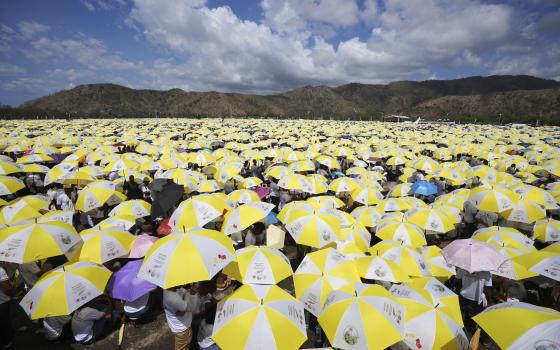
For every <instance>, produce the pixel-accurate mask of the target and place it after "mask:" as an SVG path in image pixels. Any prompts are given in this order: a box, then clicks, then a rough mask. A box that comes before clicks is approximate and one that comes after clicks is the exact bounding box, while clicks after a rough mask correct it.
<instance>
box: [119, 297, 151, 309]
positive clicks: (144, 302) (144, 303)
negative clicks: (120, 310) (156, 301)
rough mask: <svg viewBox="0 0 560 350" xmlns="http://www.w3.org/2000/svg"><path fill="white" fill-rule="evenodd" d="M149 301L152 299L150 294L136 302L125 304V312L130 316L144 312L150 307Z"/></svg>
mask: <svg viewBox="0 0 560 350" xmlns="http://www.w3.org/2000/svg"><path fill="white" fill-rule="evenodd" d="M149 299H150V293H146V294H144V295H142V296H141V297H140V298H138V299H136V300H133V301H127V302H125V303H124V312H126V313H129V314H135V313H137V312H140V311H144V310H145V309H146V308H147V307H148V300H149Z"/></svg>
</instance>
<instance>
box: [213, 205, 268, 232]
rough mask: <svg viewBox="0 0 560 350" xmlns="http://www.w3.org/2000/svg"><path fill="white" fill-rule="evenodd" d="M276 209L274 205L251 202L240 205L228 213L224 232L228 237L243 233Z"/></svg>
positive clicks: (223, 228) (223, 226)
mask: <svg viewBox="0 0 560 350" xmlns="http://www.w3.org/2000/svg"><path fill="white" fill-rule="evenodd" d="M272 209H274V204H270V203H265V202H251V203H248V204H243V205H240V206H239V207H237V208H235V209H234V210H232V211H230V212H228V213H227V214H226V216H225V219H224V223H223V225H222V232H223V233H225V234H226V235H231V234H232V233H235V232H239V231H242V230H244V229H246V228H247V227H249V226H251V225H252V224H254V223H255V222H257V221H260V220H262V219H264V218H266V216H267V215H268V213H270V212H271V211H272Z"/></svg>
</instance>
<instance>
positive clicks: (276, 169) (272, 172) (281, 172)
mask: <svg viewBox="0 0 560 350" xmlns="http://www.w3.org/2000/svg"><path fill="white" fill-rule="evenodd" d="M293 173H294V172H293V171H292V170H291V169H288V167H285V166H280V165H276V166H273V167H270V168H269V169H267V170H266V172H265V175H266V177H272V178H274V179H281V178H283V177H285V176H287V175H292V174H293Z"/></svg>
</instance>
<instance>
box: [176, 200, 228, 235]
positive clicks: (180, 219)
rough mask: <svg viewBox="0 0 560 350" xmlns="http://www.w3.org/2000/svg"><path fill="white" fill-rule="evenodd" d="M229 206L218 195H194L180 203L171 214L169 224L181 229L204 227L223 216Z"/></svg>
mask: <svg viewBox="0 0 560 350" xmlns="http://www.w3.org/2000/svg"><path fill="white" fill-rule="evenodd" d="M228 208H229V207H228V205H227V202H226V201H225V200H223V199H222V198H220V197H218V196H216V195H199V196H194V197H191V198H189V199H187V200H185V201H183V202H181V204H179V207H178V208H177V209H175V211H174V212H173V214H171V217H170V219H169V226H171V228H173V229H176V230H179V231H186V230H189V229H190V228H192V227H202V226H204V225H206V224H207V223H209V222H211V221H212V220H215V219H217V218H219V217H220V216H222V215H223V214H224V210H226V209H228Z"/></svg>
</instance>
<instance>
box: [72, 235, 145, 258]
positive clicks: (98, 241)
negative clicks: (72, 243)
mask: <svg viewBox="0 0 560 350" xmlns="http://www.w3.org/2000/svg"><path fill="white" fill-rule="evenodd" d="M80 237H81V238H82V240H83V241H84V245H83V246H82V248H81V251H80V260H89V261H92V262H95V263H98V264H103V263H106V262H107V261H111V260H113V259H117V258H120V257H123V256H125V255H127V254H128V252H130V248H132V243H134V236H133V235H132V234H130V232H128V231H122V230H121V229H120V228H117V227H107V228H104V229H103V230H100V229H95V228H92V229H88V230H84V231H82V232H80Z"/></svg>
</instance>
